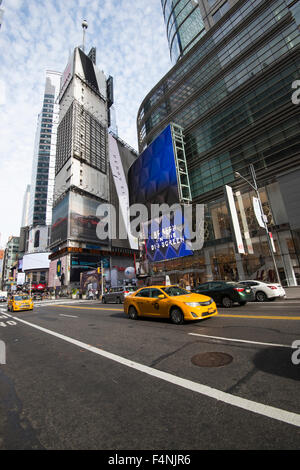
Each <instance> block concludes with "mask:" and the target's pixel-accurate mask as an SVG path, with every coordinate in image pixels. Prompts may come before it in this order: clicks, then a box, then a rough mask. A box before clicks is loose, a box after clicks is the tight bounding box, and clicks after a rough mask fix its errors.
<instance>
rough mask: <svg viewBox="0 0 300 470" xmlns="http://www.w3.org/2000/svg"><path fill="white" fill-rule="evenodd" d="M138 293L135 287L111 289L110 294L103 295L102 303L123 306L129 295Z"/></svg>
mask: <svg viewBox="0 0 300 470" xmlns="http://www.w3.org/2000/svg"><path fill="white" fill-rule="evenodd" d="M135 291H136V287H135V286H119V287H111V288H110V289H109V291H108V292H106V293H105V294H103V296H102V303H103V304H108V303H117V304H122V303H123V302H124V299H125V297H127V295H130V294H132V293H133V292H135Z"/></svg>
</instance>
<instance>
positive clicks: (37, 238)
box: [34, 230, 40, 248]
mask: <svg viewBox="0 0 300 470" xmlns="http://www.w3.org/2000/svg"><path fill="white" fill-rule="evenodd" d="M39 246H40V231H39V230H37V231H36V232H35V235H34V248H38V247H39Z"/></svg>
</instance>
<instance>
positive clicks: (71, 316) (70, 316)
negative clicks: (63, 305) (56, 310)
mask: <svg viewBox="0 0 300 470" xmlns="http://www.w3.org/2000/svg"><path fill="white" fill-rule="evenodd" d="M59 316H60V317H69V318H79V317H76V316H75V315H64V314H63V313H60V314H59Z"/></svg>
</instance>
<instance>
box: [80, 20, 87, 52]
mask: <svg viewBox="0 0 300 470" xmlns="http://www.w3.org/2000/svg"><path fill="white" fill-rule="evenodd" d="M81 26H82V33H83V38H82V50H83V52H85V32H86V30H87V29H88V23H87V21H86V20H83V22H82V25H81Z"/></svg>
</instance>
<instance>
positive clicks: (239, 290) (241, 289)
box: [234, 287, 245, 292]
mask: <svg viewBox="0 0 300 470" xmlns="http://www.w3.org/2000/svg"><path fill="white" fill-rule="evenodd" d="M234 290H236V291H237V292H244V290H245V289H243V288H242V287H234Z"/></svg>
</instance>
